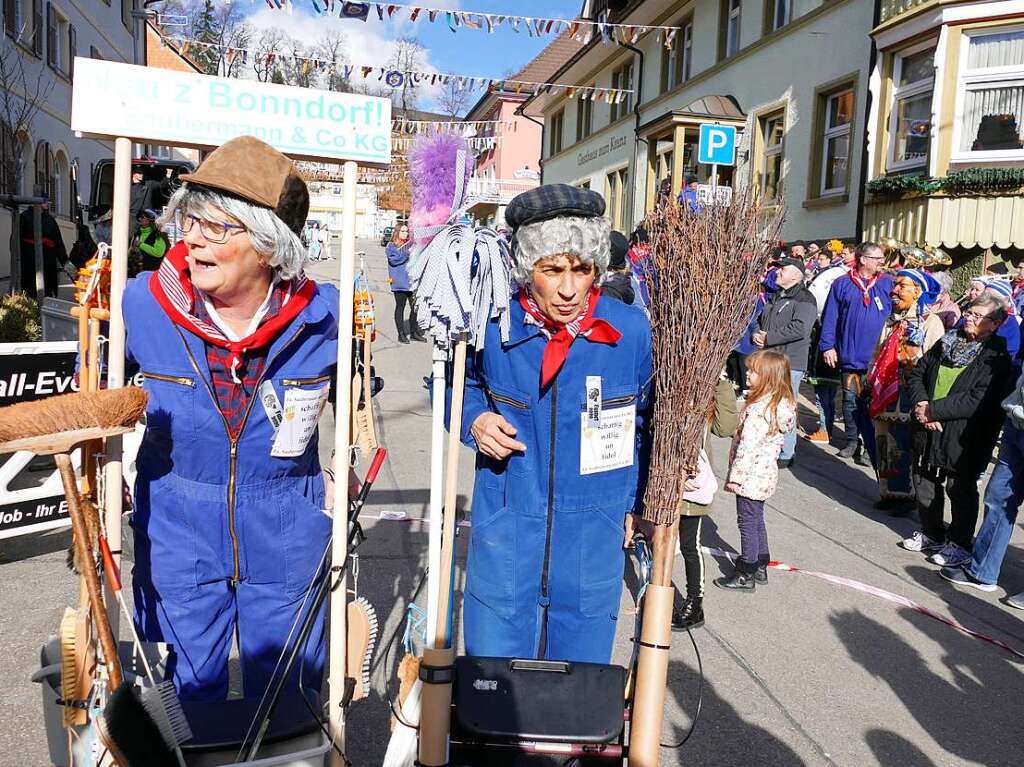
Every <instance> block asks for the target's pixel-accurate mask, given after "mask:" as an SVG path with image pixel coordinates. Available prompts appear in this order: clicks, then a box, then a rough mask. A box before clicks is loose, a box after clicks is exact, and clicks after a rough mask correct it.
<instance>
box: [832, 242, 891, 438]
mask: <svg viewBox="0 0 1024 767" xmlns="http://www.w3.org/2000/svg"><path fill="white" fill-rule="evenodd" d="M884 258H885V254H884V253H883V251H882V248H881V247H880V246H878V245H876V244H875V243H873V242H865V243H862V244H861V245H859V246H858V247H857V253H856V262H855V264H854V267H853V268H852V269H851V270H850V271H849V273H848V274H847V275H846V276H844V277H840V278H839V279H837V280H836V281H835V282H834V283H832V287H831V288H830V289H829V293H828V298H827V299H825V310H824V311H823V312H822V313H821V340H820V341H819V342H818V349H819V350H820V351H821V353H822V359H823V360H824V362H825V364H826V365H828V366H829V367H831V368H838V369H839V371H840V373H841V374H842V382H843V424H844V426H845V428H846V446H845V447H844V448H843V449H842V450H840V451H839V455H841V456H842V457H843V458H851V457H853V456H854V455H855V454H858V448H859V444H860V440H861V438H862V437H863V438H864V443H865V445H866V446H867V449H868V453H869V454H871V453H872V451H873V450H874V445H873V442H872V440H871V435H870V434H869V433H864V434H862V433H861V432H862V430H863V431H865V432H867V430H868V429H869V428H870V421H869V420H868V419H867V417H866V414H860V413H859V412H858V399H859V397H860V393H861V390H862V389H863V387H864V376H865V374H866V373H867V369H868V365H869V364H870V362H871V356H872V354H873V353H874V350H875V344H877V343H878V337H879V335H880V334H881V332H882V326H883V325H884V324H885V318H886V317H887V316H888V315H889V310H890V307H891V305H892V299H891V298H890V297H889V294H890V293H891V292H892V286H893V281H892V277H890V276H889V275H887V274H884V273H883V272H882V262H883V260H884Z"/></svg>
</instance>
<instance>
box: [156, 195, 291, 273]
mask: <svg viewBox="0 0 1024 767" xmlns="http://www.w3.org/2000/svg"><path fill="white" fill-rule="evenodd" d="M214 208H216V209H217V210H220V211H223V212H224V213H227V214H228V215H229V216H231V217H232V218H233V219H235V220H236V221H238V222H239V223H240V224H241V225H242V226H244V227H245V230H246V232H247V233H248V234H249V240H250V241H251V242H252V246H253V248H254V249H255V250H256V252H257V253H259V254H260V255H261V256H263V260H264V261H266V263H267V264H268V265H269V266H270V267H271V268H272V269H273V270H274V273H275V274H276V275H277V276H278V277H280V278H281V279H282V280H290V279H292V278H293V277H296V276H298V275H299V274H301V273H302V267H303V265H304V262H305V260H306V248H305V246H304V245H303V244H302V240H300V239H299V236H298V235H297V234H295V232H293V231H292V230H291V229H289V228H288V225H287V224H286V223H285V222H284V221H282V220H281V219H279V218H278V217H277V216H276V215H274V211H272V210H270V209H269V208H264V207H263V206H261V205H256V204H254V203H251V202H247V201H246V200H243V199H241V198H239V197H235V196H233V195H230V194H225V193H223V192H219V191H217V190H216V189H211V188H209V187H205V186H195V185H192V184H188V183H185V184H182V186H181V188H180V189H179V190H178V191H176V192H175V193H174V194H173V195H172V197H171V199H170V200H169V201H168V202H167V207H166V208H165V209H164V214H163V215H162V216H161V217H160V220H159V221H158V224H159V225H160V226H163V225H164V224H166V223H168V222H170V221H174V214H175V213H176V212H178V211H180V212H181V214H182V215H183V216H184V215H192V216H195V217H197V218H205V219H207V220H212V221H215V220H217V219H218V218H219V217H221V214H220V213H218V212H217V210H214Z"/></svg>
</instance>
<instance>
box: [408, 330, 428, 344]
mask: <svg viewBox="0 0 1024 767" xmlns="http://www.w3.org/2000/svg"><path fill="white" fill-rule="evenodd" d="M411 338H412V340H413V341H419V342H420V343H421V344H425V343H426V342H427V337H426V336H425V335H423V334H422V333H413V334H412V336H411Z"/></svg>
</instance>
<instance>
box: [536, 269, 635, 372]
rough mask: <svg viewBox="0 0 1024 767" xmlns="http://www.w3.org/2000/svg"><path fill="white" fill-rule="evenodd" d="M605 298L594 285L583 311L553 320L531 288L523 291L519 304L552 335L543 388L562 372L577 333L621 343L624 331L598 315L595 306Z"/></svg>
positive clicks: (546, 350)
mask: <svg viewBox="0 0 1024 767" xmlns="http://www.w3.org/2000/svg"><path fill="white" fill-rule="evenodd" d="M600 298H601V289H600V288H591V289H590V293H588V294H587V297H586V299H584V303H583V311H582V312H581V313H580V315H579V316H578V317H577V318H576V319H574V320H573V321H572V322H567V323H566V324H564V325H562V324H561V323H557V322H552V321H551V320H550V319H549V318H548V317H547V316H546V315H545V314H543V313H542V312H541V310H540V308H539V307H538V306H537V302H536V301H534V300H533V296H531V295H530V293H529V290H528V289H527V288H522V289H520V291H519V305H520V306H522V307H523V311H525V312H526V315H527V317H528V318H530V319H531V320H532V322H533V324H535V325H537V326H539V327H540V328H541V330H542V331H543V332H544V335H546V336H547V337H548V344H547V346H545V347H544V357H543V360H542V362H541V366H540V387H541V388H542V389H543V388H544V387H545V386H547V385H548V384H549V383H550V382H551V380H552V379H553V378H554V377H555V376H556V375H558V371H559V370H561V369H562V365H564V364H565V358H566V357H568V356H569V347H570V346H572V342H573V341H575V340H576V337H577V336H583V337H584V338H586V339H587V340H588V341H593V342H595V343H599V344H614V343H618V341H619V339H620V338H622V333H620V332H619V331H618V330H616V329H615V328H614V327H613V326H612V324H611V323H610V322H608V321H607V320H602V319H600V318H598V317H595V316H594V307H596V306H597V302H598V299H600Z"/></svg>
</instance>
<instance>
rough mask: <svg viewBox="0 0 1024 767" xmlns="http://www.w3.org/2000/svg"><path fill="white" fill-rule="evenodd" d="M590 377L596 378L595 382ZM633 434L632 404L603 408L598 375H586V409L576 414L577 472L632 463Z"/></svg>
mask: <svg viewBox="0 0 1024 767" xmlns="http://www.w3.org/2000/svg"><path fill="white" fill-rule="evenodd" d="M592 378H597V381H596V385H595V382H594V381H593V380H592ZM595 390H596V395H595ZM635 437H636V404H632V405H628V406H626V407H617V408H614V409H612V410H605V409H604V408H603V407H601V384H600V378H598V377H596V376H594V377H590V376H588V378H587V411H586V412H585V413H581V414H580V474H581V475H584V476H586V475H588V474H599V473H601V472H603V471H612V470H613V469H623V468H625V467H627V466H632V465H633V453H634V449H635V446H636V439H635Z"/></svg>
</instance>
